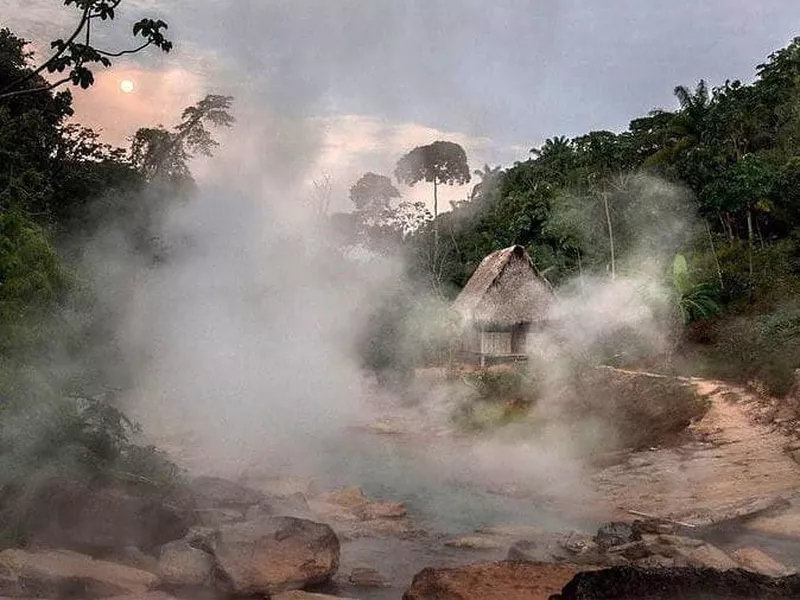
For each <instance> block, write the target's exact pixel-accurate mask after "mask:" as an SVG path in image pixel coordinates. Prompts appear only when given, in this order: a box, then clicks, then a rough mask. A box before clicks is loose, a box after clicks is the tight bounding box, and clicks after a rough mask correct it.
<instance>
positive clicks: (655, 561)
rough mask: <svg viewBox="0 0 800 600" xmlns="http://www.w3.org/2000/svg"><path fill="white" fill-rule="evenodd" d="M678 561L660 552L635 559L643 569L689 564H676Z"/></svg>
mask: <svg viewBox="0 0 800 600" xmlns="http://www.w3.org/2000/svg"><path fill="white" fill-rule="evenodd" d="M676 563H677V561H676V560H675V559H674V558H667V557H666V556H661V555H660V554H653V555H651V556H646V557H645V558H641V559H639V560H637V561H635V563H634V564H635V565H636V566H637V567H640V568H643V569H669V568H672V567H678V566H682V567H685V566H688V565H686V564H685V563H682V564H676ZM610 566H620V565H610Z"/></svg>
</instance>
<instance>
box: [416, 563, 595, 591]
mask: <svg viewBox="0 0 800 600" xmlns="http://www.w3.org/2000/svg"><path fill="white" fill-rule="evenodd" d="M581 568H585V567H578V566H575V565H564V564H558V565H554V564H530V563H514V562H500V563H482V564H480V563H479V564H474V565H466V566H462V567H455V568H447V569H433V568H428V569H424V570H422V571H420V572H419V573H417V575H415V576H414V580H413V581H412V583H411V587H410V588H409V589H408V591H406V593H405V594H404V595H403V599H404V600H539V599H541V600H544V599H546V598H548V597H549V596H550V594H553V593H556V592H558V591H559V590H560V589H561V588H562V586H564V585H565V584H566V583H567V582H568V581H569V580H570V579H571V578H572V577H573V576H574V575H575V573H577V572H578V571H579V570H580V569H581Z"/></svg>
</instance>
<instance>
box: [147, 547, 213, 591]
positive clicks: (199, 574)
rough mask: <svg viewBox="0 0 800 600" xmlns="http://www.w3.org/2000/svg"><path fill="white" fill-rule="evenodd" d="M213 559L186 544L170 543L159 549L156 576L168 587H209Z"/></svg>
mask: <svg viewBox="0 0 800 600" xmlns="http://www.w3.org/2000/svg"><path fill="white" fill-rule="evenodd" d="M213 570H214V559H213V558H212V557H211V556H210V555H208V554H207V553H205V552H203V551H202V550H199V549H197V548H193V547H192V546H190V545H189V543H188V542H186V541H183V540H180V541H177V542H170V543H169V544H167V545H165V546H164V547H163V548H161V554H160V556H159V559H158V575H159V577H160V578H161V582H162V583H163V584H164V585H165V586H169V587H202V586H208V585H211V583H212V580H213Z"/></svg>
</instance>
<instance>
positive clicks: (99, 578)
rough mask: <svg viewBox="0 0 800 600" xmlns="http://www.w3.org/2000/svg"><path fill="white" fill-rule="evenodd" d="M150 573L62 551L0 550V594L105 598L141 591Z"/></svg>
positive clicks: (153, 580) (152, 580)
mask: <svg viewBox="0 0 800 600" xmlns="http://www.w3.org/2000/svg"><path fill="white" fill-rule="evenodd" d="M157 584H158V578H157V577H156V576H155V575H153V574H152V573H147V572H145V571H140V570H137V569H132V568H130V567H126V566H123V565H119V564H115V563H111V562H106V561H101V560H94V559H92V558H91V557H89V556H85V555H83V554H78V553H77V552H70V551H66V550H51V551H46V552H26V551H24V550H4V551H3V552H0V594H2V595H6V596H12V597H15V598H25V597H37V598H47V597H50V598H82V599H84V598H85V599H89V598H107V597H110V596H124V595H131V594H143V593H145V592H148V591H150V590H151V589H152V588H154V587H155V586H156V585H157Z"/></svg>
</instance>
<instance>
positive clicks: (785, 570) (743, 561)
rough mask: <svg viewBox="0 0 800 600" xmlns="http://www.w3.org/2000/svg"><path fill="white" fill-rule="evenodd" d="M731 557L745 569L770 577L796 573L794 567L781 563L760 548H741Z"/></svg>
mask: <svg viewBox="0 0 800 600" xmlns="http://www.w3.org/2000/svg"><path fill="white" fill-rule="evenodd" d="M731 558H732V559H733V560H735V561H736V562H737V563H739V565H741V567H742V568H743V569H747V570H748V571H753V572H755V573H761V574H762V575H766V576H768V577H786V576H787V575H791V574H793V573H795V571H794V569H790V568H789V567H787V566H786V565H784V564H781V563H779V562H778V561H777V560H775V559H774V558H772V557H771V556H770V555H769V554H767V553H766V552H763V551H762V550H759V549H758V548H739V549H738V550H736V551H735V552H733V553H731Z"/></svg>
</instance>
